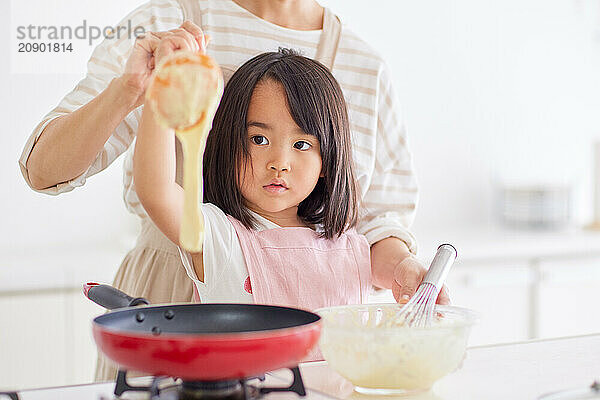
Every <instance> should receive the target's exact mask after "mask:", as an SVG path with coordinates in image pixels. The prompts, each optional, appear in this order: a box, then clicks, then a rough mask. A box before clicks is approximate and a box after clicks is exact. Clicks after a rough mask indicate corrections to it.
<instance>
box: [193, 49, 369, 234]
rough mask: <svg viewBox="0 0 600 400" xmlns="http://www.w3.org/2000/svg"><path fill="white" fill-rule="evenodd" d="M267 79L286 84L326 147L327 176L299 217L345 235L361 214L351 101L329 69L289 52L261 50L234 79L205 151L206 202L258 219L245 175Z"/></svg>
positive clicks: (298, 118) (300, 117) (303, 123)
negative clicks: (257, 101) (252, 120)
mask: <svg viewBox="0 0 600 400" xmlns="http://www.w3.org/2000/svg"><path fill="white" fill-rule="evenodd" d="M264 80H274V81H276V82H279V83H281V85H282V86H283V88H284V90H285V92H286V96H287V102H288V105H289V108H290V113H291V115H292V118H293V119H294V121H295V122H296V124H297V125H298V126H299V127H300V128H301V129H302V130H303V131H304V132H305V133H307V134H309V135H313V136H315V137H316V138H317V139H318V140H319V143H320V146H321V159H322V174H323V175H324V177H321V178H319V181H318V182H317V185H316V187H315V188H314V190H313V191H312V192H311V194H310V195H309V196H308V197H307V198H306V199H304V200H303V201H302V202H301V203H300V205H299V207H298V216H299V217H300V218H301V219H302V220H303V221H304V222H306V223H307V224H322V225H323V228H324V231H323V233H322V236H323V237H326V238H332V237H333V236H334V235H338V236H339V235H340V234H342V233H343V232H344V231H345V230H346V229H348V228H350V227H353V226H355V225H356V222H357V219H358V191H357V185H356V181H355V178H354V169H353V165H352V146H351V135H350V126H349V122H348V112H347V109H346V102H345V100H344V96H343V93H342V89H341V88H340V85H339V84H338V82H337V81H336V80H335V78H334V77H333V75H332V74H331V73H330V72H329V70H328V69H327V68H326V67H325V66H323V65H322V64H321V63H319V62H317V61H314V60H312V59H310V58H306V57H303V56H300V55H298V54H297V53H295V52H293V51H291V50H289V49H281V48H280V49H279V51H278V52H269V53H263V54H259V55H258V56H256V57H254V58H252V59H250V60H249V61H247V62H246V63H245V64H244V65H242V66H241V67H240V68H239V69H238V70H237V71H236V72H235V73H234V74H233V76H232V77H231V79H230V80H229V82H228V83H227V85H226V87H225V90H224V92H223V98H222V99H221V103H220V105H219V107H218V109H217V111H216V114H215V118H214V121H213V125H212V129H211V131H210V134H209V135H208V138H207V142H206V150H205V152H204V167H203V176H204V201H205V202H207V203H213V204H215V205H216V206H218V207H219V208H221V210H223V212H225V213H226V214H229V215H231V216H232V217H234V218H236V219H238V220H239V221H241V222H242V223H243V224H244V226H246V227H247V228H252V227H253V226H254V223H255V222H256V221H254V218H253V217H252V215H251V214H250V212H249V211H248V209H247V208H246V207H245V206H244V199H243V197H242V194H241V191H240V183H239V182H238V180H239V176H240V175H239V171H241V170H242V168H244V167H245V165H247V161H248V160H249V157H250V155H249V149H248V144H249V143H248V136H247V126H246V122H247V114H248V107H249V105H250V99H251V98H252V93H253V91H254V88H255V87H256V85H257V84H258V83H259V82H261V81H264Z"/></svg>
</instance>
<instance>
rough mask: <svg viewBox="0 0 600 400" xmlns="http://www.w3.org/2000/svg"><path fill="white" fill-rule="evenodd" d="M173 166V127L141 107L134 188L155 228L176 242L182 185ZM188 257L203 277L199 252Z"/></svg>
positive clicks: (134, 155)
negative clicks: (164, 123) (161, 123)
mask: <svg viewBox="0 0 600 400" xmlns="http://www.w3.org/2000/svg"><path fill="white" fill-rule="evenodd" d="M175 170H176V159H175V134H174V131H173V130H172V129H167V128H163V127H162V126H161V125H159V124H158V123H157V122H156V120H155V118H154V114H153V112H152V111H151V107H144V110H143V113H142V120H141V122H140V126H139V129H138V132H137V139H136V145H135V152H134V154H133V181H134V184H135V191H136V193H137V195H138V198H139V199H140V202H141V203H142V206H144V209H145V210H146V212H147V213H148V215H149V216H150V218H151V219H152V221H153V222H154V223H155V224H156V226H157V227H158V229H160V230H161V232H162V233H164V234H165V236H167V238H169V240H171V241H172V242H173V243H175V244H178V243H179V228H180V226H181V218H182V214H183V188H182V187H181V186H179V185H178V184H177V183H176V182H175ZM202 197H203V196H202V193H201V194H200V198H202ZM192 260H193V264H194V270H195V271H196V275H197V276H198V279H199V280H200V281H204V268H203V264H202V252H199V253H193V254H192Z"/></svg>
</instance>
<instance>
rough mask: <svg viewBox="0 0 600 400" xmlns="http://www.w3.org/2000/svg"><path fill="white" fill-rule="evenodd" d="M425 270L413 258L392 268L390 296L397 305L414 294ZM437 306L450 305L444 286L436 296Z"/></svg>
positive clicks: (409, 257)
mask: <svg viewBox="0 0 600 400" xmlns="http://www.w3.org/2000/svg"><path fill="white" fill-rule="evenodd" d="M426 273H427V270H426V269H425V267H423V265H421V263H420V262H419V261H418V260H417V259H416V258H415V257H413V256H408V257H406V258H405V259H404V260H402V261H401V262H400V263H399V264H398V265H397V266H396V267H395V268H394V279H393V281H392V294H393V295H394V298H395V299H396V301H397V302H398V303H406V302H408V300H410V298H411V297H412V296H413V295H414V294H415V292H416V290H417V288H418V287H419V285H420V284H421V282H422V281H423V278H424V277H425V274H426ZM436 302H437V303H438V304H450V297H449V296H448V289H447V288H446V285H444V286H442V290H441V291H440V294H439V295H438V298H437V301H436Z"/></svg>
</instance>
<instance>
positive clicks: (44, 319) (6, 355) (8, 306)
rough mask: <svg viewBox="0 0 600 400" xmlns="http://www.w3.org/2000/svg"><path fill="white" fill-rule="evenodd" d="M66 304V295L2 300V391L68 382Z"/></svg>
mask: <svg viewBox="0 0 600 400" xmlns="http://www.w3.org/2000/svg"><path fill="white" fill-rule="evenodd" d="M65 302H66V299H65V295H64V293H44V292H41V293H20V294H11V295H2V296H1V297H0V316H1V318H0V359H1V360H2V361H1V362H0V388H5V389H12V388H24V387H36V386H38V387H39V386H50V385H56V384H57V383H60V382H65V381H66V371H67V359H66V358H65V356H64V355H65V353H66V349H67V341H66V335H65V332H66V326H67V315H66V313H65Z"/></svg>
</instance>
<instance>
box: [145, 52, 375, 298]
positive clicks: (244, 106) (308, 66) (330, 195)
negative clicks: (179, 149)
mask: <svg viewBox="0 0 600 400" xmlns="http://www.w3.org/2000/svg"><path fill="white" fill-rule="evenodd" d="M174 155H175V140H174V135H173V132H170V131H167V130H165V129H163V128H162V127H160V126H159V125H158V124H157V123H156V121H155V120H154V116H153V115H152V111H151V107H144V111H143V116H142V122H141V125H140V129H139V132H138V136H137V143H136V147H135V154H134V182H135V185H136V191H137V193H138V196H139V198H140V201H141V202H142V205H143V206H144V208H145V209H146V211H147V212H148V215H149V216H150V217H151V218H152V220H153V221H154V223H155V224H156V225H157V226H158V227H159V228H160V230H161V231H162V232H163V233H164V234H165V235H166V236H167V237H168V238H169V239H170V240H171V241H173V242H174V243H177V242H178V238H179V227H180V222H181V210H182V205H183V189H182V188H181V187H180V186H179V185H178V184H177V183H176V182H175V176H176V168H175V157H174ZM204 189H205V192H204V204H203V206H202V213H203V216H204V223H205V234H204V243H203V249H202V251H201V252H199V253H193V254H190V253H188V252H186V251H183V250H181V249H180V254H181V257H182V261H183V264H184V266H185V267H186V271H187V273H188V275H189V276H190V278H192V280H193V281H194V283H195V287H196V290H197V296H199V299H198V300H200V301H202V302H243V303H251V302H255V303H262V304H276V305H287V306H295V307H302V308H306V309H315V308H318V307H325V306H332V305H339V304H348V303H361V302H363V301H365V300H366V296H367V294H368V290H369V287H370V282H371V279H370V278H371V271H370V257H369V245H368V243H367V241H366V239H365V238H364V236H362V235H358V234H357V233H355V232H354V231H353V229H352V228H353V227H354V225H355V224H356V221H357V218H358V215H357V214H358V206H359V204H358V196H357V187H356V182H355V179H354V172H353V167H352V155H351V141H350V129H349V123H348V116H347V111H346V104H345V101H344V97H343V94H342V91H341V89H340V86H339V85H338V83H337V82H336V80H335V79H334V78H333V76H332V75H331V73H330V72H329V71H328V70H327V68H325V67H324V66H323V65H321V64H320V63H318V62H316V61H313V60H311V59H308V58H305V57H302V56H299V55H297V54H295V53H293V52H292V51H289V50H280V51H279V52H272V53H264V54H261V55H258V56H256V57H254V58H252V59H251V60H249V61H248V62H246V63H245V64H244V65H242V66H241V67H240V68H239V69H238V70H237V71H236V72H235V74H234V75H233V76H232V77H231V79H230V81H229V82H228V84H227V86H226V88H225V90H224V93H223V97H222V100H221V103H220V105H219V108H218V110H217V112H216V114H215V118H214V121H213V126H212V130H211V132H210V134H209V135H208V138H207V143H206V150H205V153H204Z"/></svg>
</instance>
